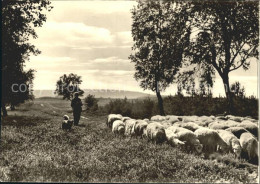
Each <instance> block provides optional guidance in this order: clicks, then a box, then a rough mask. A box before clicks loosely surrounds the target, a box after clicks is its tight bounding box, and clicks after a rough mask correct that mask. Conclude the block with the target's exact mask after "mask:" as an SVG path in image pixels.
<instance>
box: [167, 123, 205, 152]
mask: <svg viewBox="0 0 260 184" xmlns="http://www.w3.org/2000/svg"><path fill="white" fill-rule="evenodd" d="M165 132H167V134H168V136H169V134H170V133H171V132H172V133H173V137H174V138H176V139H178V140H180V141H182V142H185V146H186V148H188V147H189V148H191V149H192V150H195V151H196V152H197V153H201V152H202V148H203V146H202V144H200V141H199V140H198V138H197V137H196V135H195V134H194V133H193V132H192V131H190V130H188V129H186V128H182V127H177V126H171V127H169V128H167V129H166V130H165Z"/></svg>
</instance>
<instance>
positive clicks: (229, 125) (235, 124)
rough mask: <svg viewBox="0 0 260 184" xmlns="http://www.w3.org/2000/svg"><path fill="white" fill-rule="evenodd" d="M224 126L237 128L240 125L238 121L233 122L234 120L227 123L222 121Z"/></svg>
mask: <svg viewBox="0 0 260 184" xmlns="http://www.w3.org/2000/svg"><path fill="white" fill-rule="evenodd" d="M221 123H222V124H223V125H226V126H228V128H229V127H237V126H238V125H239V123H238V122H237V121H233V120H227V121H222V122H221Z"/></svg>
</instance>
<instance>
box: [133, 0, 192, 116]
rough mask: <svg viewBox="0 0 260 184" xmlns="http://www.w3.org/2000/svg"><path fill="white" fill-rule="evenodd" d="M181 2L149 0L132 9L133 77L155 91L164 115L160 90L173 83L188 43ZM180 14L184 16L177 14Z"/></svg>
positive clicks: (141, 84) (144, 87) (142, 85)
mask: <svg viewBox="0 0 260 184" xmlns="http://www.w3.org/2000/svg"><path fill="white" fill-rule="evenodd" d="M181 5H182V4H181V3H173V2H171V1H152V0H146V1H138V5H137V6H136V7H135V8H134V9H133V10H132V19H133V24H132V36H133V40H134V45H133V47H132V50H133V54H131V55H130V57H129V58H130V59H131V62H133V63H134V64H135V69H136V72H135V75H134V77H135V79H136V80H137V81H140V86H141V87H142V88H143V89H144V90H146V89H150V90H152V91H154V92H155V93H156V96H157V98H158V105H159V110H160V114H161V115H164V114H165V113H164V108H163V99H162V96H161V91H164V90H165V89H166V88H167V87H168V86H169V85H170V84H171V83H172V82H173V80H174V76H175V74H176V73H177V71H178V70H179V67H180V66H181V63H182V62H181V61H182V53H183V48H184V47H187V45H188V38H189V30H187V29H185V23H186V20H187V18H188V17H187V16H186V12H185V8H183V7H184V6H181ZM177 13H178V14H181V15H182V16H175V15H176V14H177ZM175 24H178V27H176V26H175ZM184 29H185V30H184ZM185 31H186V32H187V33H186V32H185ZM183 32H185V33H183Z"/></svg>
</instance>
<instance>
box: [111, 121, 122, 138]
mask: <svg viewBox="0 0 260 184" xmlns="http://www.w3.org/2000/svg"><path fill="white" fill-rule="evenodd" d="M112 132H113V133H114V134H120V135H123V134H124V132H125V123H124V122H123V121H121V120H115V121H114V123H113V126H112Z"/></svg>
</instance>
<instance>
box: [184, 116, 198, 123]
mask: <svg viewBox="0 0 260 184" xmlns="http://www.w3.org/2000/svg"><path fill="white" fill-rule="evenodd" d="M197 120H198V117H197V116H183V117H182V122H185V123H188V122H195V121H197Z"/></svg>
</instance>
